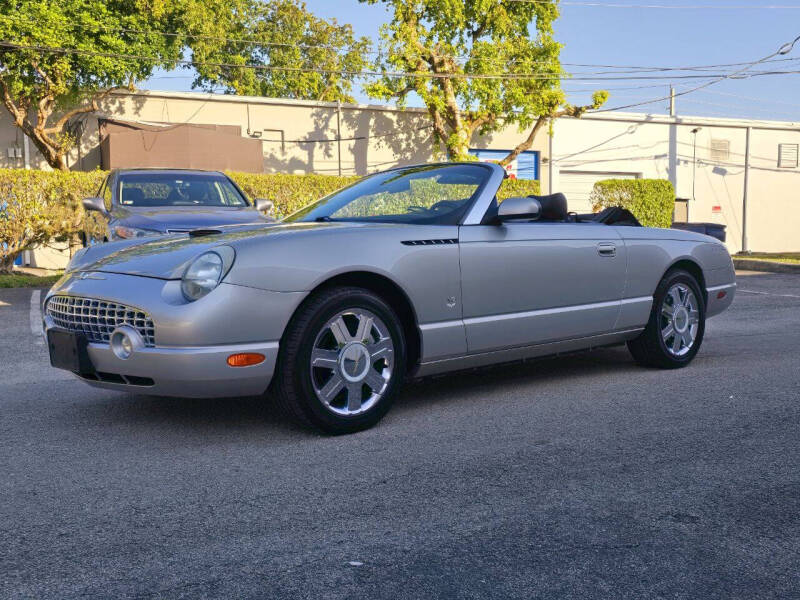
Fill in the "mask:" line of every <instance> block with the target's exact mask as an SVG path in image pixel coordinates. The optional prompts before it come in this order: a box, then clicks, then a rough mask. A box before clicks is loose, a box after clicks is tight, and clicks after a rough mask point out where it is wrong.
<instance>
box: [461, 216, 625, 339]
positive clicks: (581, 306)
mask: <svg viewBox="0 0 800 600" xmlns="http://www.w3.org/2000/svg"><path fill="white" fill-rule="evenodd" d="M459 248H460V254H461V282H462V283H461V292H462V304H463V318H464V324H465V329H466V335H467V346H468V350H469V352H470V353H479V352H489V351H493V350H499V349H503V348H511V347H519V346H528V345H535V344H543V343H547V342H553V341H558V340H565V339H575V338H581V337H588V336H593V335H598V334H602V333H606V332H608V331H611V330H613V329H614V326H615V324H616V321H617V318H618V315H619V311H620V306H621V300H622V297H623V294H624V290H625V277H626V254H625V244H624V243H623V241H622V239H621V238H620V236H619V235H618V234H617V232H616V231H615V230H614V228H611V227H606V226H604V225H597V224H589V223H563V222H510V223H505V224H499V225H465V226H462V227H460V229H459Z"/></svg>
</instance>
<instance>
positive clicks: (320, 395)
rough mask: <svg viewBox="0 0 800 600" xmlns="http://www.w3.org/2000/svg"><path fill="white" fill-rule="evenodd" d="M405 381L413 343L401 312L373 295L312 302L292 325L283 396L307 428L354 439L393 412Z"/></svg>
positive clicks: (335, 295) (284, 352)
mask: <svg viewBox="0 0 800 600" xmlns="http://www.w3.org/2000/svg"><path fill="white" fill-rule="evenodd" d="M404 373H405V340H404V338H403V330H402V327H401V324H400V321H399V319H398V318H397V316H396V315H395V313H394V311H393V310H392V309H391V308H390V307H389V306H388V305H387V304H386V303H385V302H384V301H383V300H382V299H381V298H380V297H379V296H377V295H375V294H373V293H372V292H370V291H368V290H365V289H361V288H354V287H337V288H332V289H329V290H325V291H323V292H321V293H318V294H315V295H314V296H312V297H311V298H309V299H308V300H307V301H306V302H305V304H304V305H303V306H301V308H300V309H299V310H298V313H297V315H296V316H295V317H294V318H293V319H292V322H291V323H290V324H289V327H288V329H287V333H286V335H285V336H284V340H283V342H282V344H281V354H280V358H279V364H278V372H277V374H276V392H277V395H278V401H279V403H280V404H281V405H282V407H283V408H284V410H285V412H286V413H288V414H289V416H290V417H292V418H293V419H294V420H296V421H298V422H299V423H301V424H302V425H305V426H309V427H313V428H316V429H319V430H322V431H324V432H326V433H331V434H342V433H352V432H355V431H359V430H362V429H366V428H368V427H371V426H372V425H374V424H375V423H377V422H378V421H379V420H380V419H381V418H382V417H383V416H384V415H385V414H386V413H387V412H388V410H389V408H390V407H391V404H392V400H393V398H394V395H395V393H396V392H397V389H398V388H399V387H400V384H401V382H402V379H403V374H404Z"/></svg>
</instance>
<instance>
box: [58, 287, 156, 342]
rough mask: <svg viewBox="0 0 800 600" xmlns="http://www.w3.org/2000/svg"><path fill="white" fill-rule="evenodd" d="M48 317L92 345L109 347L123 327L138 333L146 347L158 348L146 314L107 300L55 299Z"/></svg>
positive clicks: (151, 324)
mask: <svg viewBox="0 0 800 600" xmlns="http://www.w3.org/2000/svg"><path fill="white" fill-rule="evenodd" d="M46 313H47V315H48V316H49V317H50V318H52V319H53V322H54V323H55V324H56V325H57V326H58V327H61V328H63V329H66V330H68V331H75V332H78V333H83V334H84V335H85V336H86V338H87V339H88V340H89V341H90V342H96V343H104V342H105V343H107V342H108V341H109V339H110V337H111V333H112V332H113V331H114V330H115V329H116V328H117V327H119V326H121V325H128V326H130V327H133V328H134V329H135V330H136V331H138V332H139V335H141V336H142V339H143V340H144V345H145V346H146V347H149V348H152V347H154V346H155V345H156V341H155V336H156V331H155V325H153V320H152V319H151V318H150V315H148V314H147V313H146V312H144V311H142V310H139V309H138V308H134V307H132V306H126V305H125V304H119V303H116V302H109V301H107V300H99V299H97V298H82V297H79V296H53V297H52V298H50V299H49V300H48V301H47V308H46Z"/></svg>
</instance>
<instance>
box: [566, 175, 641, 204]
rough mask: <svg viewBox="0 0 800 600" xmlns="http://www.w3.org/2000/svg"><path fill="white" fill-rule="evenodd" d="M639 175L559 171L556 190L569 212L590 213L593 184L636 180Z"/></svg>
mask: <svg viewBox="0 0 800 600" xmlns="http://www.w3.org/2000/svg"><path fill="white" fill-rule="evenodd" d="M639 177H641V174H640V173H607V172H596V171H559V172H558V189H557V190H555V191H558V192H561V193H563V194H564V195H565V196H566V197H567V204H568V205H569V210H570V211H572V212H576V213H589V212H592V204H591V202H590V201H589V196H590V195H591V193H592V188H594V184H595V183H596V182H598V181H602V180H603V179H638V178H639Z"/></svg>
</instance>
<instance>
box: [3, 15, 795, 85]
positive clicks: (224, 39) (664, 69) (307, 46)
mask: <svg viewBox="0 0 800 600" xmlns="http://www.w3.org/2000/svg"><path fill="white" fill-rule="evenodd" d="M515 1H522V0H515ZM798 8H800V7H798ZM0 19H9V20H16V21H23V22H27V23H29V24H31V25H37V26H38V25H40V23H37V22H34V21H32V20H30V19H24V18H22V17H20V16H18V15H2V16H0ZM69 25H70V26H71V27H73V28H82V29H84V30H87V29H96V30H102V31H114V32H118V33H128V34H133V35H161V36H167V37H174V38H187V39H189V38H191V39H206V40H211V41H220V42H233V43H248V44H254V45H262V46H276V47H296V48H302V49H316V48H324V49H330V50H336V49H337V48H336V47H334V46H330V45H327V44H296V43H287V42H270V41H265V40H259V39H253V38H229V37H225V36H215V35H207V34H194V33H189V32H186V33H179V32H173V31H158V30H143V29H129V28H123V27H109V26H105V25H100V24H96V25H93V26H89V25H86V24H81V23H70V24H69ZM345 48H347V46H345ZM369 53H370V54H378V53H379V52H377V51H370V52H369ZM456 58H462V59H468V58H471V57H470V56H465V55H457V56H456ZM798 60H800V58H780V59H775V60H770V61H765V62H770V63H771V62H786V61H790V62H791V61H798ZM531 64H537V65H552V64H553V62H552V61H535V62H533V63H531ZM560 64H561V65H563V66H568V67H578V68H591V69H616V71H614V72H610V73H606V72H595V73H588V74H590V75H599V74H626V73H627V71H621V70H620V69H630V70H631V71H630V72H631V73H639V72H647V71H652V72H669V71H703V70H708V69H724V68H729V67H740V66H744V65H749V64H751V63H746V62H734V63H720V64H710V65H689V66H666V67H665V66H645V65H611V64H591V63H567V62H562V63H560ZM239 66H242V65H239ZM585 74H587V73H576V75H585Z"/></svg>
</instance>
